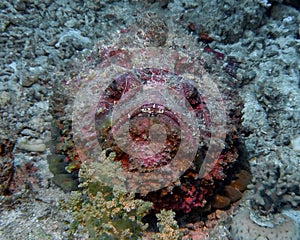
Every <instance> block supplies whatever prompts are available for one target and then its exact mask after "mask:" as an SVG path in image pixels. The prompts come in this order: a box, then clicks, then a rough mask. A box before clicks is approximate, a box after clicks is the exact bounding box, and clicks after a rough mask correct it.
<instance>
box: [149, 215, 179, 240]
mask: <svg viewBox="0 0 300 240" xmlns="http://www.w3.org/2000/svg"><path fill="white" fill-rule="evenodd" d="M156 217H157V219H158V228H159V232H160V233H156V234H154V235H153V238H154V239H157V240H164V239H174V240H175V239H176V240H177V239H180V238H181V235H182V233H180V231H179V226H178V224H177V221H176V220H174V217H175V213H174V212H173V211H171V210H169V211H166V210H161V212H160V213H157V214H156Z"/></svg>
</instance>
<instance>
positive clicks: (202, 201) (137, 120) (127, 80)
mask: <svg viewBox="0 0 300 240" xmlns="http://www.w3.org/2000/svg"><path fill="white" fill-rule="evenodd" d="M108 51H112V52H107V53H105V54H104V53H102V54H101V55H102V56H103V57H104V59H106V58H107V56H113V57H115V59H118V60H114V61H118V64H121V65H124V64H125V63H124V64H123V63H122V61H123V60H124V61H125V62H126V61H127V60H128V59H127V57H128V56H129V55H130V54H128V53H126V52H124V51H122V50H108ZM118 54H120V58H117V56H118ZM126 56H127V57H126ZM129 58H130V57H129ZM105 61H106V60H105ZM105 61H104V62H105ZM109 61H112V60H109ZM149 83H151V84H152V86H153V85H157V86H161V85H165V86H164V87H168V88H172V89H173V90H176V92H178V93H179V94H181V95H182V96H183V97H184V98H185V99H186V101H187V102H188V104H189V106H187V107H188V108H190V110H191V111H194V112H195V114H196V116H197V119H198V120H199V129H200V132H201V138H202V139H203V142H205V139H208V138H209V137H210V135H211V129H210V122H211V119H210V115H209V111H208V109H207V107H206V102H205V98H204V97H203V96H201V95H200V93H199V92H198V91H197V89H196V88H194V87H193V85H192V84H191V83H189V81H186V80H185V79H183V78H182V77H180V76H177V75H176V74H174V73H171V72H169V71H167V70H163V69H157V68H147V69H134V70H132V71H131V72H127V73H124V74H122V75H120V76H117V77H115V79H114V81H113V82H112V83H111V84H110V86H109V87H108V88H107V89H106V91H105V96H104V98H102V99H101V101H100V103H99V105H98V110H99V111H97V114H96V129H97V131H98V139H99V142H100V145H101V146H102V148H103V149H109V151H113V152H115V153H116V157H115V161H118V162H121V165H122V167H123V169H125V170H127V171H129V172H136V171H138V172H151V171H153V170H154V169H156V168H159V167H162V166H164V165H166V164H168V163H169V162H171V161H172V158H173V157H174V155H175V154H176V151H177V149H178V146H179V145H180V130H181V128H182V127H184V126H180V125H179V123H178V121H177V119H176V114H174V113H173V112H172V111H171V110H170V109H168V108H166V107H165V106H162V105H159V104H156V103H155V102H149V103H148V104H145V105H143V106H141V107H140V108H138V109H136V110H135V112H134V114H132V115H131V116H130V128H129V132H130V136H131V138H132V140H133V141H135V142H136V143H138V144H140V145H141V146H143V145H147V144H149V135H151V126H153V125H154V124H155V123H156V122H157V123H158V122H159V123H160V124H163V125H164V126H165V131H166V135H167V137H166V139H165V141H161V142H156V143H157V144H161V145H163V151H161V152H159V153H156V154H153V155H151V154H150V156H149V157H147V156H144V155H143V154H140V157H138V158H137V157H135V158H132V157H131V156H129V155H128V154H127V153H125V152H123V151H122V150H121V149H120V148H119V147H118V145H117V144H116V143H115V141H114V138H113V131H114V129H116V128H118V127H119V126H111V125H110V122H109V121H108V119H109V118H110V114H111V113H112V111H113V107H114V105H115V104H116V103H117V102H118V101H119V99H120V98H121V97H122V96H123V95H124V94H126V93H127V92H128V91H130V90H131V89H134V88H135V87H140V86H142V85H145V84H149ZM105 119H106V121H105ZM122 121H123V122H125V121H128V118H127V116H126V117H125V118H124V119H122V120H121V121H119V124H121V123H122ZM120 122H121V123H120ZM200 126H201V127H200ZM154 135H155V133H154ZM235 138H236V135H235V134H233V133H229V135H228V136H227V139H226V146H225V148H224V150H223V151H222V153H221V155H220V156H219V157H218V158H217V159H215V161H214V162H213V163H212V164H210V166H209V170H207V172H206V174H205V175H204V177H202V178H199V174H198V173H199V168H200V167H201V164H202V161H203V156H205V154H206V150H207V146H206V145H205V144H202V145H201V144H199V148H198V153H197V156H196V157H195V159H194V161H193V166H190V168H189V169H187V170H186V171H185V173H184V174H183V175H182V176H181V177H180V179H179V181H178V182H177V183H174V186H171V187H168V188H163V189H160V190H157V191H153V192H149V193H148V194H147V195H145V196H142V195H137V197H139V198H142V199H144V200H148V201H151V202H153V209H154V210H155V211H159V210H161V209H172V210H175V211H183V212H185V213H188V212H190V211H191V210H192V209H193V208H196V207H206V206H207V204H209V201H210V200H211V198H212V197H213V196H214V194H215V192H216V184H217V183H218V182H220V181H223V180H224V179H226V177H227V172H228V170H229V169H230V167H231V166H232V164H233V163H234V162H235V161H236V159H237V150H236V148H235V147H234V141H235ZM159 147H161V146H157V148H159ZM136 151H140V149H136ZM182 161H185V159H182Z"/></svg>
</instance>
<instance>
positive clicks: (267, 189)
mask: <svg viewBox="0 0 300 240" xmlns="http://www.w3.org/2000/svg"><path fill="white" fill-rule="evenodd" d="M261 161H262V159H261V158H258V159H256V160H255V162H256V164H255V165H256V167H255V169H261V170H260V171H256V172H255V173H254V175H253V181H252V184H251V185H249V189H252V190H253V192H254V194H252V195H251V197H250V200H251V206H252V208H253V209H256V210H258V211H259V212H260V213H261V214H265V215H267V214H269V213H271V212H278V211H279V210H280V209H282V207H284V206H285V205H289V206H292V207H297V206H299V204H300V186H299V182H300V175H299V174H298V173H297V171H295V169H297V166H298V164H297V163H296V162H293V161H291V162H290V164H289V166H283V167H281V166H280V165H279V164H276V163H274V162H271V161H266V162H265V163H261ZM253 164H254V163H253ZM261 165H263V167H264V168H262V167H260V166H261Z"/></svg>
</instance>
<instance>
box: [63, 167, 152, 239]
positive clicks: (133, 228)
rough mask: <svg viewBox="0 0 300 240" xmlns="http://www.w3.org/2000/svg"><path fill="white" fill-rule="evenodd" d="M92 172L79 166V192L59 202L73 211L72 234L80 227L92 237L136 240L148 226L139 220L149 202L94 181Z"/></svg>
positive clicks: (147, 207) (149, 204)
mask: <svg viewBox="0 0 300 240" xmlns="http://www.w3.org/2000/svg"><path fill="white" fill-rule="evenodd" d="M93 174H94V173H93V170H91V169H86V166H84V165H82V166H81V170H80V177H81V178H82V179H83V183H82V184H81V186H80V187H82V191H75V192H72V194H71V197H70V199H69V200H68V201H67V202H64V203H62V206H63V207H64V208H66V209H68V210H70V211H71V212H72V213H73V214H74V218H75V220H74V222H73V223H72V228H71V229H70V234H71V236H72V235H73V234H74V233H75V232H76V231H77V230H78V227H79V226H83V227H84V229H83V230H84V231H88V234H89V238H91V239H122V240H125V239H139V238H140V237H141V236H142V232H143V230H145V229H146V228H147V225H145V224H144V223H143V222H142V221H141V220H142V218H143V216H144V215H145V214H147V212H149V210H150V209H151V205H152V204H151V203H150V202H144V201H143V200H137V199H134V195H132V194H127V193H125V192H121V191H119V190H117V189H112V188H110V187H107V186H106V185H105V184H104V183H103V182H101V181H95V180H94V179H92V178H91V176H93Z"/></svg>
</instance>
